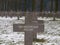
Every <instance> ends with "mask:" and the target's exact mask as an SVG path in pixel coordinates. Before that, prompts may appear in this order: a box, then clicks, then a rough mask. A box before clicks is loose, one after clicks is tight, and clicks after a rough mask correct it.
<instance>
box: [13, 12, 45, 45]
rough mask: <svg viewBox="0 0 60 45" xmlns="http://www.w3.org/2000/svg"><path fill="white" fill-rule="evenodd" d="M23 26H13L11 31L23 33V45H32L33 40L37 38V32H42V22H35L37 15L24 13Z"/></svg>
mask: <svg viewBox="0 0 60 45" xmlns="http://www.w3.org/2000/svg"><path fill="white" fill-rule="evenodd" d="M25 17H26V18H25V24H13V31H15V32H25V45H32V42H33V38H36V37H37V35H36V34H37V33H38V32H43V31H44V25H43V21H38V20H37V15H36V14H35V13H33V15H32V14H31V13H28V12H27V13H26V15H25Z"/></svg>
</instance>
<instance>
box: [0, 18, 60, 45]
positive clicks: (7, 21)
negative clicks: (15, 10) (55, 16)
mask: <svg viewBox="0 0 60 45" xmlns="http://www.w3.org/2000/svg"><path fill="white" fill-rule="evenodd" d="M38 19H39V20H44V32H43V33H38V34H37V38H38V39H42V38H43V39H45V40H46V42H44V43H41V42H36V43H35V44H38V45H60V21H46V20H48V19H49V20H51V19H52V18H46V17H44V18H41V17H40V18H38ZM24 20H25V17H22V18H20V20H17V17H13V18H10V17H8V18H5V17H0V45H24V32H13V24H14V23H19V22H20V23H24ZM35 44H34V45H35Z"/></svg>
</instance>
